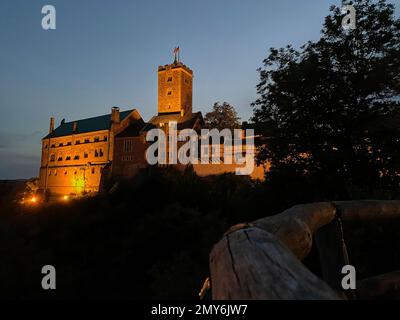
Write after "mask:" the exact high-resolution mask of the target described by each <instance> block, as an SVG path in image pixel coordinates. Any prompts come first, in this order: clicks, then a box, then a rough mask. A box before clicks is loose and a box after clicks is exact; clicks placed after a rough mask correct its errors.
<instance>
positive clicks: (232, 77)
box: [0, 0, 400, 179]
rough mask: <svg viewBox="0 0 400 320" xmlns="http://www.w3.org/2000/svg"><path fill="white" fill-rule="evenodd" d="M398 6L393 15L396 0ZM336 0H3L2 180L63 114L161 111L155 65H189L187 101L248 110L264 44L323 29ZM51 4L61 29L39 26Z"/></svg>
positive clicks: (29, 161) (294, 40) (31, 166)
mask: <svg viewBox="0 0 400 320" xmlns="http://www.w3.org/2000/svg"><path fill="white" fill-rule="evenodd" d="M391 2H392V3H395V5H396V10H397V11H396V13H397V15H398V12H399V7H400V0H395V1H391ZM339 3H340V1H337V0H336V1H335V0H308V1H297V0H257V1H256V0H251V1H244V0H241V1H239V0H201V1H200V0H197V1H191V0H169V1H166V0H160V1H132V0H130V1H128V0H115V1H105V0H96V1H95V0H91V1H89V0H85V1H78V0H68V1H67V0H62V1H60V0H48V1H35V0H29V1H28V0H24V1H22V0H17V1H16V0H0V41H1V50H0V179H16V178H29V177H33V176H37V175H38V170H39V166H40V151H41V150H40V148H41V144H40V141H41V138H42V137H43V136H45V135H46V134H47V132H48V128H49V118H50V117H51V116H54V117H55V119H56V126H58V125H59V123H60V121H61V119H62V118H65V119H66V121H71V120H75V119H82V118H87V117H93V116H97V115H102V114H106V113H109V112H110V110H111V107H112V106H118V107H120V108H121V110H126V109H130V108H136V109H138V110H139V112H140V114H141V115H142V117H143V119H144V120H145V121H147V120H149V119H150V117H151V116H152V115H154V114H155V113H156V112H157V67H158V66H159V65H164V64H167V63H170V62H172V59H173V58H172V50H173V48H174V47H175V46H178V45H179V46H180V48H181V55H180V56H181V61H182V62H183V63H185V64H186V65H188V66H189V67H190V68H191V69H192V70H193V71H194V82H193V110H194V111H202V112H203V114H204V113H206V112H207V111H209V110H210V109H211V107H212V105H213V103H214V102H216V101H221V102H222V101H227V102H229V103H230V104H232V105H233V106H235V107H236V109H237V111H238V112H239V115H240V117H241V118H242V120H248V118H249V117H250V116H251V114H252V109H251V107H250V103H251V102H252V101H254V100H255V99H256V89H255V86H256V84H257V83H258V74H257V71H256V69H257V68H258V67H260V66H261V64H262V60H263V59H264V58H265V57H266V56H267V53H268V50H269V48H270V47H281V46H285V45H287V44H292V45H294V46H295V47H299V46H300V45H302V44H303V43H305V42H306V41H307V40H316V39H318V37H319V34H320V30H321V26H322V23H323V20H324V17H325V16H326V15H327V14H328V13H329V7H330V5H332V4H339ZM46 4H51V5H54V6H55V8H56V10H57V29H56V30H50V31H45V30H43V29H42V27H41V20H42V17H43V15H42V14H41V8H42V6H44V5H46Z"/></svg>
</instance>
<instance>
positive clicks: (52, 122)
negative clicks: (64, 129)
mask: <svg viewBox="0 0 400 320" xmlns="http://www.w3.org/2000/svg"><path fill="white" fill-rule="evenodd" d="M53 131H54V118H53V117H51V118H50V129H49V133H52V132H53Z"/></svg>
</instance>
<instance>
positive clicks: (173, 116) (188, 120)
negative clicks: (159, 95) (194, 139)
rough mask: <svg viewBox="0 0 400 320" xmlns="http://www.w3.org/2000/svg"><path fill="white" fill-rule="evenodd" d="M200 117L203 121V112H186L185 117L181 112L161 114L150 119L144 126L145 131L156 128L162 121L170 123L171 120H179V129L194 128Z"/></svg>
mask: <svg viewBox="0 0 400 320" xmlns="http://www.w3.org/2000/svg"><path fill="white" fill-rule="evenodd" d="M198 119H200V121H203V116H202V114H201V112H195V113H191V114H186V115H184V116H183V117H182V116H181V114H180V113H179V112H177V113H168V114H159V115H157V116H154V117H153V118H151V119H150V120H149V122H148V123H147V124H146V126H145V127H144V128H143V131H148V130H150V129H153V128H156V127H158V126H159V124H160V123H168V122H171V121H176V122H177V126H178V128H177V129H178V130H182V129H192V128H193V126H194V125H195V123H196V121H197V120H198Z"/></svg>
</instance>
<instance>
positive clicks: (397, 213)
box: [333, 200, 400, 221]
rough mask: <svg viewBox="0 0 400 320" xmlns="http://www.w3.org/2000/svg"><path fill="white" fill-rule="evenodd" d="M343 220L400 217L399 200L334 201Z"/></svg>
mask: <svg viewBox="0 0 400 320" xmlns="http://www.w3.org/2000/svg"><path fill="white" fill-rule="evenodd" d="M333 203H334V204H335V205H336V207H337V209H338V213H339V214H340V216H341V218H342V220H348V221H350V220H352V221H367V220H374V219H393V218H400V201H398V200H361V201H335V202H333Z"/></svg>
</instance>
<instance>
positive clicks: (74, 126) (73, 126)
mask: <svg viewBox="0 0 400 320" xmlns="http://www.w3.org/2000/svg"><path fill="white" fill-rule="evenodd" d="M76 130H78V122H76V121H74V123H73V124H72V132H76Z"/></svg>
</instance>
